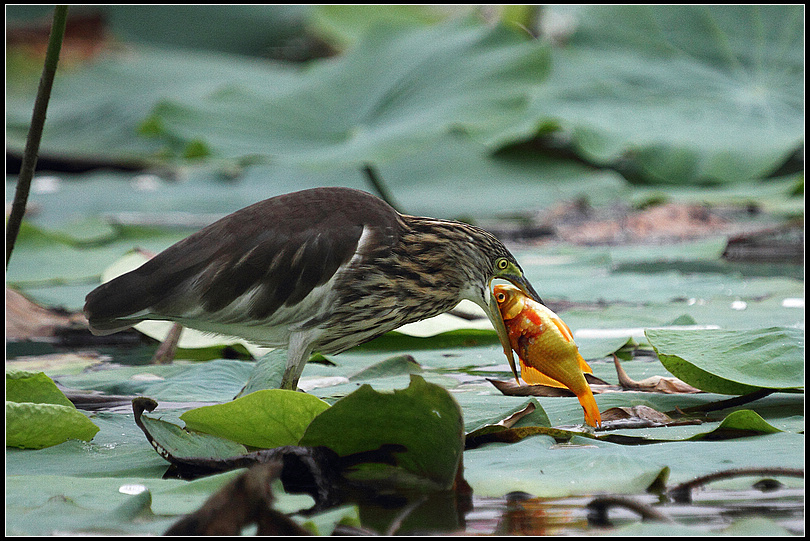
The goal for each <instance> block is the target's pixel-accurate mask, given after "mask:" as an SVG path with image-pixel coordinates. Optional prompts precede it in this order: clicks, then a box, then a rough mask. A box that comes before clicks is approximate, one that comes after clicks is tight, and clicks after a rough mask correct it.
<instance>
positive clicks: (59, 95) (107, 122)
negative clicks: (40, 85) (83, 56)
mask: <svg viewBox="0 0 810 541" xmlns="http://www.w3.org/2000/svg"><path fill="white" fill-rule="evenodd" d="M292 73H294V70H292V69H290V68H285V67H283V66H280V65H276V64H270V63H268V62H261V61H258V60H256V59H247V58H244V57H240V56H228V55H217V54H213V53H199V52H193V51H187V50H183V51H179V50H174V51H173V50H164V49H152V48H148V47H143V46H141V47H138V49H137V52H135V53H131V54H130V53H126V54H117V53H114V52H109V53H107V54H104V55H101V56H99V57H98V58H97V59H95V60H93V61H91V62H89V63H87V64H84V65H81V66H77V67H74V68H72V69H67V67H65V66H60V71H59V72H58V74H57V77H56V80H55V81H54V87H53V92H52V95H51V99H50V102H49V105H48V121H47V122H46V124H45V129H44V132H43V137H42V144H41V147H40V156H42V157H60V158H71V159H74V160H75V159H79V160H92V161H93V162H94V163H99V162H101V163H115V164H135V165H140V166H143V165H145V164H148V163H151V162H153V161H154V160H165V159H166V158H173V157H179V156H183V155H184V154H186V153H187V152H188V151H189V150H190V149H189V148H187V143H190V142H182V141H181V142H178V141H169V140H166V139H161V138H158V139H155V138H150V137H145V136H143V135H142V134H148V133H149V128H150V126H149V125H148V123H147V124H145V123H144V120H145V119H146V118H147V117H148V116H149V113H150V111H151V110H152V109H153V108H154V107H155V104H156V103H157V102H158V101H159V100H161V99H172V98H176V99H186V100H189V101H195V100H201V99H203V97H204V96H207V95H208V94H209V93H210V92H211V91H212V88H214V89H219V88H222V87H227V86H229V85H231V84H232V83H233V81H239V85H240V86H239V88H240V89H242V91H249V90H250V89H254V90H255V89H263V88H267V87H268V86H269V87H271V88H273V89H275V90H276V91H280V89H282V88H283V87H285V86H286V84H287V81H289V78H290V76H291V74H292ZM8 75H9V88H10V91H9V93H8V95H7V100H6V137H7V142H6V144H7V147H8V149H9V151H10V152H12V153H15V154H18V155H19V154H20V153H21V152H22V149H23V148H24V146H25V138H26V136H27V134H28V125H29V123H30V122H31V110H32V107H33V103H34V96H35V92H36V85H24V84H15V81H16V79H15V77H16V76H17V74H15V73H14V72H13V71H11V72H10V73H9V74H8ZM152 129H154V127H153V128H152ZM139 134H141V135H139ZM192 146H194V145H192Z"/></svg>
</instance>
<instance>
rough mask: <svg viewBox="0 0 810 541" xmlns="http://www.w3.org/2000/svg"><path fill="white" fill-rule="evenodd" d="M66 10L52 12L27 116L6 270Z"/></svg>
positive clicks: (39, 136)
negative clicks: (37, 79) (31, 102)
mask: <svg viewBox="0 0 810 541" xmlns="http://www.w3.org/2000/svg"><path fill="white" fill-rule="evenodd" d="M67 12H68V7H67V6H56V8H55V9H54V12H53V26H52V27H51V36H50V38H49V39H48V50H47V52H46V53H45V65H44V67H43V68H42V77H40V79H39V88H38V89H37V97H36V101H35V102H34V112H33V113H32V115H31V126H30V128H29V129H28V138H27V140H26V142H25V151H24V152H23V156H22V163H21V164H20V175H19V177H18V179H17V190H16V192H15V193H14V202H13V203H12V205H11V213H10V214H9V217H8V225H7V228H6V268H8V261H9V259H11V252H12V250H14V243H15V242H16V241H17V235H18V234H19V232H20V225H21V224H22V219H23V216H24V215H25V206H26V204H27V203H28V193H29V192H30V191H31V180H32V179H33V178H34V170H35V169H36V166H37V156H38V154H39V144H40V142H41V141H42V129H43V127H44V126H45V116H46V113H47V111H48V101H49V100H50V97H51V88H53V79H54V76H55V75H56V66H57V64H58V63H59V53H60V51H61V50H62V40H63V38H64V37H65V26H66V21H67Z"/></svg>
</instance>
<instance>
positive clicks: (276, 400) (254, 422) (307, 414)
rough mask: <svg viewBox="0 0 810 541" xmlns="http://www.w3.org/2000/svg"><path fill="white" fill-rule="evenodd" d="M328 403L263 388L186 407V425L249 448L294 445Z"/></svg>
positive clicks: (295, 392) (184, 415)
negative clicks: (196, 406) (187, 409)
mask: <svg viewBox="0 0 810 541" xmlns="http://www.w3.org/2000/svg"><path fill="white" fill-rule="evenodd" d="M328 407H329V404H327V403H326V402H324V401H323V400H321V399H320V398H317V397H315V396H312V395H309V394H306V393H299V392H297V391H288V390H285V389H264V390H261V391H256V392H254V393H250V394H249V395H246V396H242V397H240V398H237V399H236V400H233V401H231V402H225V403H223V404H216V405H213V406H203V407H200V408H195V409H192V410H189V411H187V412H185V413H184V414H182V415H181V416H180V418H181V419H182V420H183V421H185V423H186V428H188V429H190V430H194V431H197V432H205V433H207V434H214V435H217V436H220V437H223V438H227V439H229V440H233V441H237V442H239V443H243V444H245V445H250V446H252V447H261V448H265V449H270V448H274V447H281V446H283V445H296V444H297V443H298V440H299V439H301V436H302V435H303V434H304V432H305V431H306V429H307V426H308V425H309V424H310V422H312V419H314V418H315V417H316V416H317V415H318V414H320V413H321V412H323V411H324V410H325V409H327V408H328Z"/></svg>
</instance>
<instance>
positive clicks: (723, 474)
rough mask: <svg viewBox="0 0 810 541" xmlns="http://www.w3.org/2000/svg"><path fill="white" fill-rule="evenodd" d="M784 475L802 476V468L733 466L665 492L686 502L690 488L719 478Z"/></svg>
mask: <svg viewBox="0 0 810 541" xmlns="http://www.w3.org/2000/svg"><path fill="white" fill-rule="evenodd" d="M763 475H766V476H784V477H802V478H803V477H804V470H802V469H796V468H734V469H731V470H724V471H720V472H715V473H710V474H708V475H704V476H702V477H698V478H696V479H692V480H691V481H687V482H685V483H681V484H680V485H678V486H674V487H672V488H671V489H669V490H667V494H668V495H669V496H670V497H671V498H672V499H673V500H675V501H676V502H680V503H688V502H690V501H692V490H693V489H694V488H697V487H699V486H701V485H706V484H708V483H711V482H713V481H718V480H720V479H730V478H733V477H743V476H763Z"/></svg>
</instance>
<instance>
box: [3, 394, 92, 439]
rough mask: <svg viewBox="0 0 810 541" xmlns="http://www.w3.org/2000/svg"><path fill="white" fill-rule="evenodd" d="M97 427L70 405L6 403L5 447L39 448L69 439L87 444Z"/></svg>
mask: <svg viewBox="0 0 810 541" xmlns="http://www.w3.org/2000/svg"><path fill="white" fill-rule="evenodd" d="M98 430H99V428H98V427H97V426H96V425H95V424H93V422H92V421H91V420H90V419H88V418H87V417H86V416H85V415H84V414H82V413H81V412H80V411H78V410H77V409H76V408H75V407H73V405H72V404H71V405H70V406H60V405H57V404H33V403H30V402H6V446H7V447H21V448H26V449H42V448H44V447H51V446H53V445H59V444H60V443H64V442H66V441H67V440H70V439H77V440H85V441H89V440H92V439H93V436H95V435H96V433H97V432H98Z"/></svg>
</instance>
